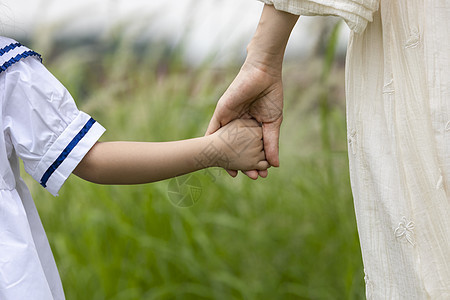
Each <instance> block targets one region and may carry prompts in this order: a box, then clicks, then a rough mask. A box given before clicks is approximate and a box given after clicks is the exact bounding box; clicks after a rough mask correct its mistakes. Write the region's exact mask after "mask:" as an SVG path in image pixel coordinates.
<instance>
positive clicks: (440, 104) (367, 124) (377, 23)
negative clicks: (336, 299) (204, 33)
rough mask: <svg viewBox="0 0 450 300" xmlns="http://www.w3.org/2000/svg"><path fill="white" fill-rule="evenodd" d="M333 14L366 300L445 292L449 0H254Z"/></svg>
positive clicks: (448, 262)
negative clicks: (338, 24)
mask: <svg viewBox="0 0 450 300" xmlns="http://www.w3.org/2000/svg"><path fill="white" fill-rule="evenodd" d="M262 2H264V3H266V4H269V5H274V6H275V8H277V9H280V10H284V11H287V12H290V13H293V14H304V15H336V16H340V17H342V18H343V19H344V20H345V21H346V22H347V24H348V25H349V27H350V28H351V29H352V32H351V35H350V41H349V45H348V53H347V61H346V98H347V130H348V144H349V151H348V152H349V161H350V173H351V182H352V190H353V196H354V202H355V210H356V218H357V223H358V232H359V237H360V241H361V250H362V256H363V262H364V268H365V281H366V297H367V299H450V1H448V0H433V1H431V0H417V1H410V0H396V1H392V0H353V1H345V0H337V1H332V0H317V1H304V0H262Z"/></svg>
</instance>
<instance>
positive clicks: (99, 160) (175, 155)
mask: <svg viewBox="0 0 450 300" xmlns="http://www.w3.org/2000/svg"><path fill="white" fill-rule="evenodd" d="M261 139H262V130H261V127H260V126H259V124H258V123H257V122H256V121H254V120H236V121H233V122H231V123H229V124H228V125H226V126H224V127H222V128H221V129H220V130H218V131H217V132H216V133H214V134H212V135H210V136H205V137H201V138H196V139H190V140H183V141H175V142H164V143H146V142H104V143H97V144H96V145H95V146H94V147H93V148H92V149H91V150H90V151H89V152H88V153H87V154H86V156H85V157H84V158H83V160H82V161H81V162H80V164H79V165H78V166H77V168H76V169H75V170H74V172H73V173H74V174H75V175H77V176H79V177H81V178H83V179H85V180H88V181H91V182H95V183H100V184H138V183H149V182H155V181H159V180H163V179H167V178H171V177H175V176H178V175H182V174H186V173H190V172H194V171H197V170H200V169H203V168H207V167H222V168H227V169H233V170H244V171H245V170H265V169H267V168H268V167H269V164H268V163H267V161H266V160H265V155H264V151H263V142H262V140H261Z"/></svg>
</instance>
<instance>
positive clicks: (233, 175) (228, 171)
mask: <svg viewBox="0 0 450 300" xmlns="http://www.w3.org/2000/svg"><path fill="white" fill-rule="evenodd" d="M225 171H227V173H228V174H229V175H230V176H231V177H236V176H237V174H238V171H236V170H225Z"/></svg>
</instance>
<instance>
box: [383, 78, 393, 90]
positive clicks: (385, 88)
mask: <svg viewBox="0 0 450 300" xmlns="http://www.w3.org/2000/svg"><path fill="white" fill-rule="evenodd" d="M393 93H395V90H394V79H393V78H391V80H390V81H389V82H388V83H386V84H385V85H384V86H383V94H393Z"/></svg>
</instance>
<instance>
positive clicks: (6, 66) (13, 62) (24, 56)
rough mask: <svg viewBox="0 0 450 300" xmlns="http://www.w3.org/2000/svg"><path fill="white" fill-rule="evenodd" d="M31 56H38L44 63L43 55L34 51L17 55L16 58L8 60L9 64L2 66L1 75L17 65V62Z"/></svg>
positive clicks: (0, 67) (0, 68)
mask: <svg viewBox="0 0 450 300" xmlns="http://www.w3.org/2000/svg"><path fill="white" fill-rule="evenodd" d="M30 56H37V57H38V58H39V60H41V61H42V58H41V55H40V54H39V53H36V52H34V51H31V50H29V51H25V52H23V53H21V54H17V55H16V56H15V57H13V58H11V59H10V60H8V61H7V62H5V63H4V64H3V65H2V66H0V73H2V72H4V71H6V69H8V68H9V67H11V66H12V65H13V64H15V63H16V62H18V61H20V60H21V59H24V58H27V57H30Z"/></svg>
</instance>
